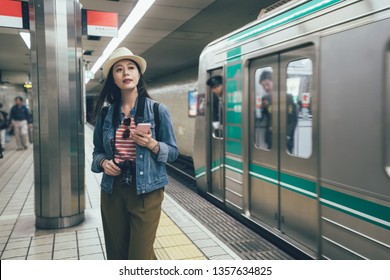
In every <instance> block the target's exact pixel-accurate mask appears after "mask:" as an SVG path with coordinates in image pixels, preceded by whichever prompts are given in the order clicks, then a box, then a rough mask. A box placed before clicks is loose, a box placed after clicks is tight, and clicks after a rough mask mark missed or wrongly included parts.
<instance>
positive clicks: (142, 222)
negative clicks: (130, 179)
mask: <svg viewBox="0 0 390 280" xmlns="http://www.w3.org/2000/svg"><path fill="white" fill-rule="evenodd" d="M163 198H164V190H163V189H158V190H155V191H153V192H151V193H147V194H142V195H137V193H136V187H135V184H132V186H131V187H129V188H124V187H121V186H120V177H117V178H116V179H115V182H114V189H113V193H112V195H110V194H108V193H106V192H104V191H102V192H101V214H102V221H103V231H104V240H105V243H106V252H107V259H109V260H156V259H157V258H156V254H155V252H154V249H153V244H154V240H155V238H156V232H157V227H158V224H159V221H160V216H161V204H162V201H163Z"/></svg>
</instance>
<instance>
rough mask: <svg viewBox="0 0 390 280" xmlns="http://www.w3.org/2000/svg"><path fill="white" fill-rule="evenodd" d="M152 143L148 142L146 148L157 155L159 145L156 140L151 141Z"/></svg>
mask: <svg viewBox="0 0 390 280" xmlns="http://www.w3.org/2000/svg"><path fill="white" fill-rule="evenodd" d="M151 140H152V141H150V142H149V144H148V146H147V148H148V149H149V150H151V151H152V152H153V153H155V154H157V153H158V151H159V149H160V144H159V143H158V141H157V140H155V139H151Z"/></svg>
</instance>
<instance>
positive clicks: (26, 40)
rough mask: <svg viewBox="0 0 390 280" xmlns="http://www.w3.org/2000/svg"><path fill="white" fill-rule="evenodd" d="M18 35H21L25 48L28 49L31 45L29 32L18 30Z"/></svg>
mask: <svg viewBox="0 0 390 280" xmlns="http://www.w3.org/2000/svg"><path fill="white" fill-rule="evenodd" d="M19 35H20V36H21V37H22V39H23V41H24V43H25V44H26V46H27V48H28V49H30V47H31V41H30V32H19Z"/></svg>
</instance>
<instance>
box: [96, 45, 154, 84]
mask: <svg viewBox="0 0 390 280" xmlns="http://www.w3.org/2000/svg"><path fill="white" fill-rule="evenodd" d="M123 59H131V60H133V61H135V62H136V63H137V64H138V66H139V67H140V68H141V73H142V74H143V73H145V70H146V60H145V59H143V58H142V57H140V56H138V55H134V54H133V53H132V52H131V50H129V49H128V48H125V47H121V48H118V49H116V50H115V51H113V52H112V54H111V55H110V56H109V57H108V59H107V61H106V62H104V64H103V75H104V77H107V75H108V72H109V71H110V69H111V67H112V66H113V65H114V64H115V63H117V62H118V61H120V60H123Z"/></svg>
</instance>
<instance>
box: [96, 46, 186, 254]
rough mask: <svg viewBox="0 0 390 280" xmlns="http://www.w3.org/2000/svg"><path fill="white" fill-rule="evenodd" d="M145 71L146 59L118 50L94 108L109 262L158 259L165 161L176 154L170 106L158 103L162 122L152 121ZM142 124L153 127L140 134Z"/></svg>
mask: <svg viewBox="0 0 390 280" xmlns="http://www.w3.org/2000/svg"><path fill="white" fill-rule="evenodd" d="M145 70H146V61H145V60H144V59H143V58H142V57H140V56H137V55H134V54H133V53H132V52H131V51H130V50H129V49H127V48H124V47H122V48H118V49H116V50H115V51H114V52H113V53H112V54H111V55H110V57H109V58H108V60H107V61H106V62H105V63H104V65H103V75H104V76H105V77H106V81H105V84H104V86H103V89H102V91H101V93H100V95H99V97H98V100H97V104H96V106H95V110H94V116H93V117H94V118H95V119H96V123H95V129H94V136H93V143H94V151H93V162H92V167H91V169H92V171H93V172H104V173H103V177H102V181H101V185H100V186H101V189H102V192H101V215H102V221H103V230H104V238H105V243H106V251H107V258H108V259H142V260H155V259H157V258H156V255H155V252H154V249H153V244H154V240H155V237H156V231H157V226H158V224H159V220H160V215H161V204H162V201H163V197H164V186H166V185H167V184H168V178H167V172H166V168H165V163H166V162H167V161H174V160H175V159H176V158H177V156H178V148H177V145H176V139H175V134H174V130H173V126H172V122H171V118H170V114H169V111H168V109H167V107H166V106H165V105H163V104H160V105H159V107H158V114H157V115H158V118H159V120H156V119H155V117H154V116H155V114H154V113H155V112H154V103H155V102H154V101H153V100H152V99H151V98H150V96H149V95H148V92H147V90H146V87H145V80H144V76H143V74H144V72H145ZM105 102H108V103H109V104H110V106H109V107H108V110H104V109H103V104H104V103H105ZM156 122H157V123H159V127H158V131H159V133H158V135H155V132H156V129H157V124H156ZM141 123H150V125H151V126H150V128H148V127H147V126H146V130H145V131H141V129H140V128H139V127H140V124H141ZM137 124H138V127H137ZM156 139H158V141H157V140H156Z"/></svg>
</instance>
